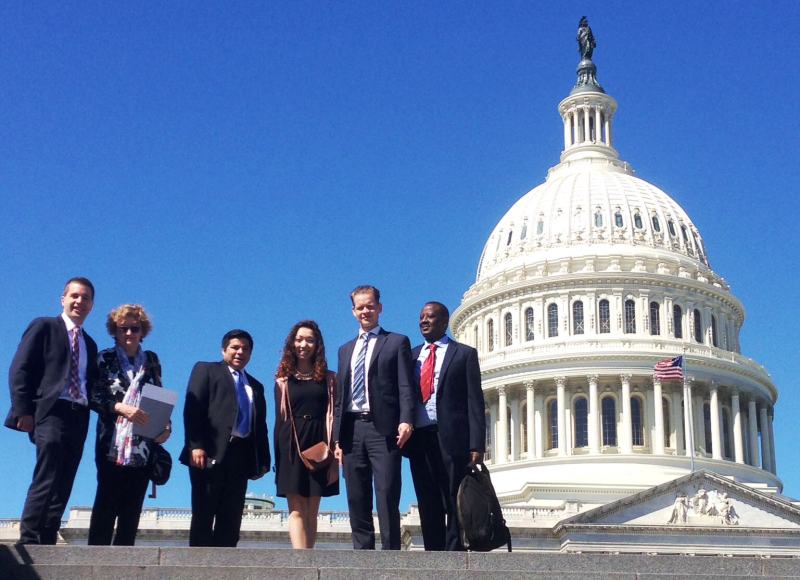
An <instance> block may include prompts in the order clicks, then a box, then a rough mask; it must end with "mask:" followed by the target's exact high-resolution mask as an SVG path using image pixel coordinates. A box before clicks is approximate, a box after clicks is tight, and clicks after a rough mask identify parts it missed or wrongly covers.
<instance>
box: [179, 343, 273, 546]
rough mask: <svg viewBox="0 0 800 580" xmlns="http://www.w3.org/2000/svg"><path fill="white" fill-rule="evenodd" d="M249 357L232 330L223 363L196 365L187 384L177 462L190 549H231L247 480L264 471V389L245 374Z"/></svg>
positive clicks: (224, 346) (266, 466) (266, 447)
mask: <svg viewBox="0 0 800 580" xmlns="http://www.w3.org/2000/svg"><path fill="white" fill-rule="evenodd" d="M252 351H253V338H252V337H251V336H250V334H248V333H247V332H245V331H244V330H231V331H230V332H228V333H227V334H226V335H225V336H224V337H223V338H222V358H223V360H222V361H221V362H217V363H211V362H199V363H197V364H196V365H194V369H192V376H191V377H190V378H189V387H188V389H187V391H186V405H185V406H184V409H183V424H184V428H185V430H186V444H185V445H184V447H183V451H182V453H181V456H180V460H181V463H183V464H185V465H188V466H189V478H190V480H191V482H192V523H191V527H190V529H189V545H190V546H214V547H223V548H224V547H227V548H234V547H236V544H237V543H238V542H239V530H240V528H241V526H242V510H244V496H245V493H246V492H247V480H248V479H253V480H255V479H259V478H261V477H263V476H264V474H265V473H267V471H269V466H270V461H271V460H270V454H269V437H268V433H267V403H266V399H265V398H264V385H262V384H261V383H260V382H258V381H257V380H256V379H254V378H253V377H252V376H250V375H249V374H247V373H246V372H245V371H244V368H245V367H246V366H247V363H248V362H250V355H251V354H252Z"/></svg>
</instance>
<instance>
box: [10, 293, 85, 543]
mask: <svg viewBox="0 0 800 580" xmlns="http://www.w3.org/2000/svg"><path fill="white" fill-rule="evenodd" d="M61 305H62V307H63V312H62V313H61V315H60V316H57V317H55V318H37V319H35V320H34V321H33V322H31V323H30V325H29V326H28V328H27V330H26V331H25V333H24V334H23V335H22V340H21V341H20V343H19V347H17V353H16V354H15V355H14V359H13V360H12V361H11V368H10V369H9V373H8V382H9V388H10V390H11V410H10V411H9V413H8V416H7V417H6V421H5V426H6V427H8V428H10V429H15V430H17V431H23V432H25V433H27V434H28V437H29V438H30V440H31V441H32V442H33V443H34V444H35V445H36V468H35V469H34V471H33V481H32V482H31V485H30V488H28V495H27V498H26V499H25V507H24V508H23V510H22V519H21V520H20V537H19V541H18V542H17V543H18V544H51V545H52V544H55V543H56V540H57V539H58V530H59V529H60V528H61V517H62V516H63V515H64V510H65V509H66V507H67V500H69V496H70V494H71V493H72V484H73V482H74V481H75V473H76V472H77V471H78V465H79V464H80V462H81V457H82V456H83V444H84V442H85V441H86V431H87V429H88V427H89V406H88V404H89V399H90V398H91V389H92V383H93V382H94V377H95V373H96V369H97V363H96V358H97V345H96V344H95V342H94V341H93V340H92V339H91V337H90V336H89V335H88V334H86V332H85V331H84V330H83V328H82V326H83V322H84V321H85V320H86V317H87V316H88V315H89V313H90V312H91V311H92V306H93V305H94V286H93V285H92V283H91V282H90V281H89V280H87V279H86V278H72V279H71V280H69V281H68V282H67V284H66V286H65V287H64V294H63V295H62V296H61Z"/></svg>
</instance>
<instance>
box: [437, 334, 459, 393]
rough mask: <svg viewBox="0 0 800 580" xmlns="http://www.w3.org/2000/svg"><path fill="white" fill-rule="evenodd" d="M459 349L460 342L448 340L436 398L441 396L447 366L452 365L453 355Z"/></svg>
mask: <svg viewBox="0 0 800 580" xmlns="http://www.w3.org/2000/svg"><path fill="white" fill-rule="evenodd" d="M457 349H458V343H457V342H456V341H455V340H452V339H451V340H448V341H447V350H446V351H444V360H443V361H442V368H441V369H439V384H438V385H437V386H438V387H439V388H437V389H436V398H437V399H438V398H439V393H441V392H442V385H444V378H445V374H446V373H447V368H448V367H449V366H450V362H451V361H452V360H453V357H454V356H456V350H457Z"/></svg>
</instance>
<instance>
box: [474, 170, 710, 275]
mask: <svg viewBox="0 0 800 580" xmlns="http://www.w3.org/2000/svg"><path fill="white" fill-rule="evenodd" d="M642 246H647V247H650V248H654V249H657V250H663V251H666V252H668V253H675V254H676V256H675V258H680V259H681V260H680V261H681V262H685V261H686V259H687V258H688V259H689V260H692V261H696V262H698V264H697V265H698V266H700V267H701V269H704V267H705V268H708V267H709V264H708V259H707V257H706V253H705V248H704V246H703V242H702V238H701V236H700V233H699V231H698V230H697V228H696V227H695V226H694V224H693V223H692V221H691V220H690V219H689V216H688V215H687V214H686V212H685V211H684V210H683V209H682V208H681V207H680V205H678V204H677V203H676V202H675V200H673V199H672V198H671V197H670V196H669V195H667V194H666V193H664V192H663V191H662V190H660V189H659V188H657V187H655V186H654V185H652V184H650V183H648V182H646V181H644V180H642V179H639V178H638V177H636V176H634V174H633V170H632V169H630V167H629V166H628V164H627V163H623V162H620V161H618V160H616V159H614V158H613V157H612V156H610V155H609V156H599V157H598V156H596V155H595V156H586V157H581V156H575V155H572V156H571V157H570V158H569V159H567V160H566V161H564V162H562V163H561V164H559V165H557V166H556V167H554V168H552V169H551V170H550V172H549V173H548V176H547V180H546V181H545V183H543V184H542V185H540V186H538V187H536V188H535V189H533V190H531V191H530V192H528V193H527V194H526V195H524V196H523V197H522V198H521V199H520V200H519V201H517V202H516V203H515V204H514V205H513V207H512V208H511V209H510V210H509V211H508V212H507V213H506V215H505V216H503V218H502V219H501V220H500V222H499V223H498V224H497V225H496V226H495V228H494V230H493V231H492V234H491V236H489V240H488V241H487V242H486V246H485V247H484V250H483V254H482V255H481V263H480V265H479V267H478V276H477V281H478V282H480V281H481V280H484V279H487V278H490V277H492V276H493V275H495V274H497V273H500V272H502V271H506V270H509V269H514V268H517V267H519V266H527V265H531V264H535V263H540V262H542V261H546V260H550V261H552V260H554V259H556V260H557V259H561V258H564V257H570V258H577V257H580V256H581V255H584V254H585V255H587V256H592V257H599V256H602V255H604V254H620V253H627V249H628V248H631V249H633V248H636V247H642ZM626 247H627V248H626ZM559 249H561V251H559ZM634 251H635V250H634ZM659 253H661V252H659Z"/></svg>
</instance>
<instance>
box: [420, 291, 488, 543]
mask: <svg viewBox="0 0 800 580" xmlns="http://www.w3.org/2000/svg"><path fill="white" fill-rule="evenodd" d="M449 322H450V313H449V312H448V310H447V307H446V306H445V305H444V304H441V303H439V302H428V303H427V304H426V305H425V307H424V308H423V309H422V312H421V313H420V315H419V328H420V330H421V331H422V336H423V337H424V338H425V343H424V344H421V345H419V346H417V347H415V348H414V350H413V351H412V353H411V355H412V357H413V358H414V359H415V360H416V373H415V376H416V379H417V383H416V384H417V389H416V394H417V408H416V415H415V423H414V424H415V425H416V428H415V430H414V434H413V435H412V436H411V439H410V440H409V442H408V445H406V449H405V454H406V455H407V456H408V457H409V460H410V462H411V477H412V478H413V480H414V489H415V490H416V492H417V502H418V503H419V517H420V523H421V525H422V540H423V542H424V544H425V550H440V551H441V550H448V551H456V550H463V549H464V546H463V545H462V544H461V540H460V538H459V526H458V517H457V516H456V505H457V501H456V498H457V497H458V487H459V485H460V484H461V480H462V479H464V475H465V472H466V467H467V466H468V465H469V464H470V463H480V462H482V461H483V449H484V445H485V437H486V417H485V412H486V411H485V406H484V401H483V391H482V389H481V369H480V366H479V365H478V351H476V350H475V349H474V348H472V347H471V346H467V345H465V344H461V343H458V342H456V341H455V340H452V339H450V338H448V337H447V334H446V333H447V325H448V324H449Z"/></svg>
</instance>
